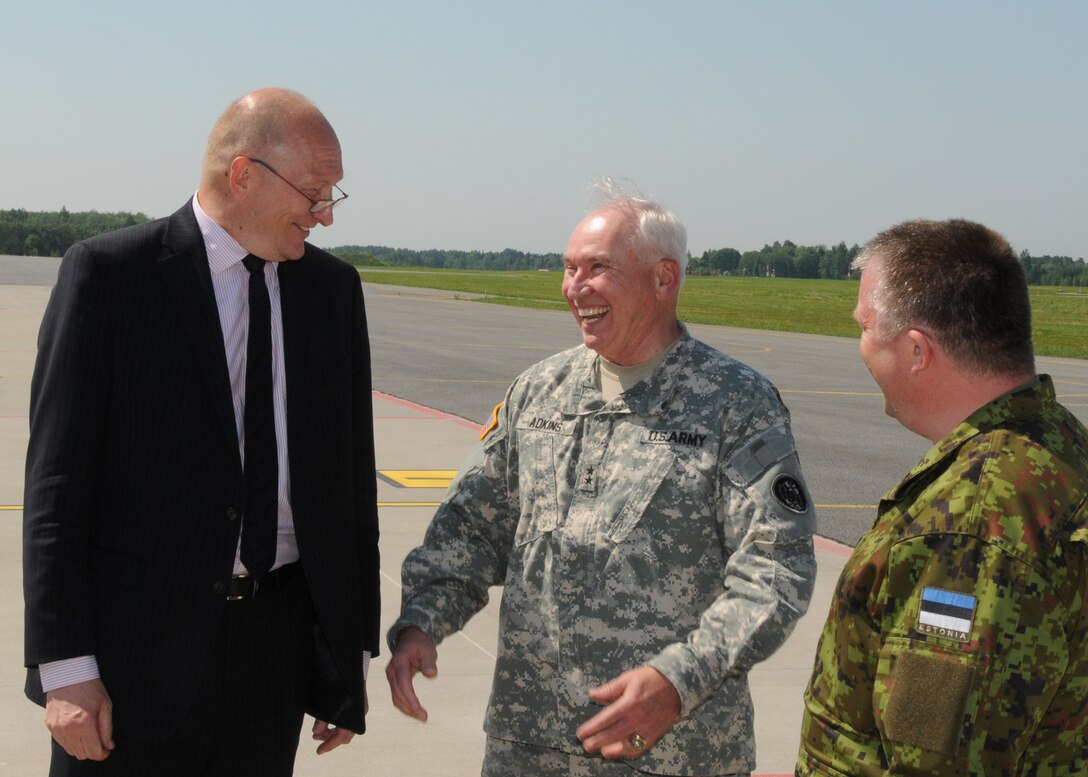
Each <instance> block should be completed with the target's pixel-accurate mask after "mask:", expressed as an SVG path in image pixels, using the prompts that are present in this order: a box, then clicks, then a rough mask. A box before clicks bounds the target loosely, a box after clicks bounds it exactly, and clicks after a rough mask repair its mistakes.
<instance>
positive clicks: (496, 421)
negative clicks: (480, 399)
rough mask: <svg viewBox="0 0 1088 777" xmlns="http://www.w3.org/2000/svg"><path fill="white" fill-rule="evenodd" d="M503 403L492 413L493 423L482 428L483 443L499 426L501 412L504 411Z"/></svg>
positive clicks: (481, 438) (496, 406)
mask: <svg viewBox="0 0 1088 777" xmlns="http://www.w3.org/2000/svg"><path fill="white" fill-rule="evenodd" d="M502 404H503V403H502V402H500V403H499V404H497V405H495V409H494V410H492V411H491V421H489V422H488V423H486V424H484V425H483V426H482V427H480V440H481V441H482V440H483V439H484V438H485V437H487V435H489V434H491V432H492V430H494V428H495V427H496V426H498V425H499V411H500V410H502Z"/></svg>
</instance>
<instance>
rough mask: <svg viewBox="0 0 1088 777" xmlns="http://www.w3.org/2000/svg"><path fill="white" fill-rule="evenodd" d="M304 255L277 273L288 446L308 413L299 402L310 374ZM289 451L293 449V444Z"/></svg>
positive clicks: (306, 274) (308, 285)
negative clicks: (293, 431) (294, 428)
mask: <svg viewBox="0 0 1088 777" xmlns="http://www.w3.org/2000/svg"><path fill="white" fill-rule="evenodd" d="M305 261H306V258H305V256H304V257H303V258H302V259H300V260H298V261H294V262H281V263H280V265H279V267H278V268H277V271H276V274H277V279H278V281H279V286H280V312H281V314H282V316H283V361H284V365H285V367H286V374H287V429H288V443H290V438H291V436H292V435H291V431H290V430H291V427H292V425H293V424H292V421H293V420H297V419H299V418H301V417H303V415H304V414H305V408H304V407H300V406H298V404H297V402H298V401H299V400H301V399H302V398H303V397H305V396H306V387H305V386H304V385H303V383H304V381H305V379H306V377H307V376H308V375H310V356H311V353H312V348H311V347H310V342H309V341H310V326H311V324H310V321H309V320H308V318H307V315H306V310H307V309H308V305H313V304H316V303H315V302H314V301H313V300H310V301H309V302H307V299H308V297H309V296H310V294H311V292H312V290H311V288H310V287H311V284H310V282H309V280H310V273H308V272H307V269H308V268H307V267H306V266H305V265H304V262H305ZM288 450H289V451H290V450H292V447H291V446H290V444H289V445H288Z"/></svg>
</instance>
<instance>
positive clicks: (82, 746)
mask: <svg viewBox="0 0 1088 777" xmlns="http://www.w3.org/2000/svg"><path fill="white" fill-rule="evenodd" d="M45 725H46V727H47V728H48V729H49V733H51V734H52V735H53V739H55V740H57V744H59V745H60V746H61V747H63V748H64V752H66V753H68V755H70V756H72V757H73V758H78V759H79V760H80V761H86V760H87V759H90V760H92V761H104V760H106V757H107V756H109V754H110V751H112V750H113V748H114V744H113V702H112V701H110V695H109V694H108V693H106V686H105V685H103V684H102V681H101V680H87V681H85V682H82V683H75V684H73V685H66V686H64V687H63V688H56V689H54V690H52V691H49V693H47V694H46V695H45Z"/></svg>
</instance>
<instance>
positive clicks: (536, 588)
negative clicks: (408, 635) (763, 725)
mask: <svg viewBox="0 0 1088 777" xmlns="http://www.w3.org/2000/svg"><path fill="white" fill-rule="evenodd" d="M597 358H598V357H597V355H596V353H595V352H593V351H592V350H589V349H587V348H585V347H584V346H579V347H578V348H574V349H572V350H570V351H567V352H564V353H562V354H559V355H557V356H554V357H552V358H550V359H547V360H545V361H543V362H541V363H539V364H537V365H536V366H534V367H532V368H530V369H529V370H527V371H526V372H525V373H523V374H522V375H521V376H520V377H518V378H517V380H516V381H515V382H514V384H513V385H512V386H511V388H510V389H509V391H508V392H507V395H506V400H505V402H504V403H503V405H502V407H501V409H499V410H498V411H497V417H496V421H497V424H496V426H495V427H494V428H493V429H492V430H491V431H490V432H489V433H488V434H487V435H486V436H485V438H484V440H483V442H482V444H481V446H480V447H479V448H478V449H477V451H476V453H475V455H474V456H472V457H470V459H469V461H468V462H467V463H466V465H465V466H464V467H463V468H462V471H461V472H460V474H459V475H458V478H457V479H456V480H455V482H454V484H453V485H452V486H451V490H450V493H449V494H448V496H447V499H446V501H445V502H444V503H443V505H442V506H441V507H440V508H439V510H438V512H437V514H436V515H435V517H434V520H433V522H432V524H431V526H430V528H429V529H428V532H427V535H426V538H425V540H424V544H423V545H422V546H421V547H419V548H417V549H416V550H414V551H413V552H412V553H411V554H410V555H409V556H408V558H407V559H406V561H405V563H404V567H403V581H404V593H403V608H402V614H401V618H400V621H399V622H398V623H397V624H395V625H394V626H393V628H392V629H391V630H390V640H391V646H392V643H393V641H395V638H396V634H397V633H399V631H400V630H401V629H402V628H403V627H404V626H405V625H408V624H413V625H416V626H419V627H420V628H422V629H423V630H424V631H425V632H427V633H428V634H430V635H431V636H432V638H434V640H435V641H436V642H438V641H440V640H441V639H442V638H443V637H444V636H446V635H449V634H451V633H452V632H455V631H457V630H458V629H460V628H461V627H462V626H463V625H464V623H465V622H466V621H467V620H468V618H469V617H470V616H472V614H473V613H475V612H477V611H478V610H479V609H480V608H481V607H483V606H484V604H485V603H486V602H487V598H488V591H487V589H488V586H493V585H500V584H502V585H505V590H504V593H503V599H502V606H501V611H500V635H499V642H500V644H499V652H498V659H497V663H496V667H495V678H494V684H493V688H492V695H491V700H490V703H489V705H488V711H487V715H486V720H485V728H486V730H487V732H488V734H489V735H491V736H494V737H498V738H501V739H506V740H512V741H519V742H526V743H530V744H536V745H542V746H547V747H553V748H557V749H561V750H565V751H567V752H571V753H579V754H586V753H585V751H584V750H583V749H582V747H581V743H580V742H579V740H578V738H577V737H576V735H575V729H576V728H577V727H578V726H579V725H580V724H581V723H583V722H585V721H586V720H588V719H589V718H590V717H592V716H593V715H595V714H596V713H597V712H599V711H600V709H601V708H600V707H599V706H597V705H595V704H594V703H592V702H590V700H589V696H588V692H589V689H590V688H591V687H593V686H596V685H599V684H601V683H603V682H605V681H606V680H610V679H612V678H614V677H615V676H617V675H619V674H620V673H622V672H624V671H627V670H629V669H634V668H636V667H638V666H640V665H643V664H650V665H652V666H654V667H656V668H657V669H658V670H659V671H661V672H662V673H663V674H664V675H665V677H667V678H668V679H669V680H670V681H671V682H672V683H673V685H674V686H675V687H676V689H677V691H678V692H679V694H680V697H681V700H682V712H681V718H680V719H679V721H678V722H677V723H676V724H675V725H674V727H673V728H672V729H671V731H670V732H669V733H668V734H666V735H665V737H664V738H662V739H661V740H660V741H659V742H658V743H657V745H656V746H655V747H654V748H653V749H652V750H651V751H649V752H648V753H647V754H646V755H644V756H643V757H642V758H640V759H638V761H637V763H636V765H637V768H638V769H639V770H645V771H646V772H647V773H651V774H670V775H695V774H699V775H702V774H723V773H733V772H737V773H745V772H748V771H749V770H750V769H751V768H753V766H754V745H753V732H752V702H751V697H750V694H749V689H748V681H747V670H748V669H749V668H750V667H751V666H752V665H753V664H755V663H756V662H758V661H760V660H762V659H764V658H766V657H767V656H769V655H770V654H771V653H772V652H774V650H775V649H776V648H777V647H778V646H779V645H780V644H781V643H782V641H783V640H784V639H785V638H786V636H787V635H788V634H789V632H790V631H791V629H792V627H793V625H794V623H795V622H796V620H797V619H798V618H799V617H800V616H801V615H802V614H803V613H804V612H805V610H806V608H807V606H808V601H809V597H810V595H811V592H812V585H813V580H814V577H815V559H814V555H813V550H812V531H813V528H814V526H813V524H814V513H813V508H812V504H811V499H810V498H809V496H808V491H807V489H806V487H805V485H804V482H803V480H802V478H801V473H800V469H799V464H798V459H797V454H796V452H795V449H794V443H793V438H792V435H791V432H790V429H789V417H788V413H787V411H786V409H785V407H784V406H783V405H782V403H781V401H780V399H779V397H778V394H777V392H776V391H775V389H774V387H773V386H771V385H770V383H768V382H767V381H766V380H765V379H764V378H763V377H762V376H760V375H759V374H757V373H756V372H754V371H753V370H751V369H750V368H748V367H746V366H744V365H742V364H740V363H739V362H736V361H734V360H733V359H730V358H728V357H726V356H724V355H722V354H721V353H719V352H718V351H715V350H714V349H712V348H710V347H709V346H706V345H704V344H702V343H700V342H698V341H697V340H694V339H693V338H691V336H690V335H689V334H688V333H687V331H686V330H685V331H684V333H683V335H682V337H681V341H680V342H679V344H678V346H677V347H676V348H675V349H674V350H673V351H672V353H671V354H670V355H669V356H667V357H666V359H665V360H664V361H663V362H662V364H661V365H659V366H658V368H657V369H656V370H655V371H654V372H653V373H652V374H651V375H650V376H649V377H648V378H647V379H646V380H644V381H642V382H640V383H639V384H637V385H636V386H634V387H632V388H631V389H630V390H629V391H628V392H626V393H625V394H623V395H621V396H620V397H618V398H617V399H615V400H613V401H611V402H608V403H606V402H605V401H604V399H603V397H602V395H601V392H600V390H599V388H598V384H597V370H596V360H597ZM525 768H526V771H525V772H524V774H531V773H532V770H531V764H526V767H525Z"/></svg>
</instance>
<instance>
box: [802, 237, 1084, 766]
mask: <svg viewBox="0 0 1088 777" xmlns="http://www.w3.org/2000/svg"><path fill="white" fill-rule="evenodd" d="M855 267H856V268H860V269H861V270H862V275H861V288H860V290H859V293H858V304H857V309H856V311H855V316H856V318H857V320H858V323H859V324H860V325H861V330H862V332H861V355H862V359H863V360H864V361H865V363H866V365H867V366H868V368H869V370H870V372H872V374H873V377H874V379H875V380H876V382H877V383H878V384H879V386H880V388H881V391H882V392H883V394H884V399H885V410H886V412H887V413H888V414H889V415H891V416H892V417H893V418H895V419H896V420H898V421H899V422H900V423H902V424H903V425H904V426H905V427H907V428H908V429H910V430H911V431H913V432H915V433H917V434H920V435H922V436H924V437H926V438H927V439H930V440H932V441H934V442H935V445H934V447H933V448H931V449H930V451H929V452H928V453H927V454H926V455H925V457H924V458H923V459H922V460H921V461H920V462H919V463H918V464H917V465H916V466H915V467H914V469H913V470H911V472H910V473H909V474H908V475H907V476H906V478H904V479H903V480H902V482H900V483H899V485H897V486H896V487H895V488H893V489H892V490H891V491H890V492H888V494H887V495H885V497H884V498H883V500H881V503H880V507H879V511H878V515H877V519H876V523H875V524H874V526H873V528H872V529H871V530H870V531H869V532H868V534H866V535H865V536H864V537H862V539H861V541H860V542H859V543H858V545H857V548H856V549H855V550H854V554H853V556H852V557H851V558H850V560H849V562H848V563H847V564H846V567H845V568H844V570H843V572H842V576H841V578H840V579H839V583H838V587H837V590H836V592H835V596H834V601H833V604H832V607H831V613H830V615H829V616H828V619H827V624H826V626H825V627H824V632H823V635H822V637H821V640H820V645H819V648H818V652H817V657H816V666H815V670H814V672H813V675H812V680H811V683H810V685H809V687H808V691H807V693H806V695H805V708H806V709H805V716H804V722H803V731H802V741H801V752H800V756H799V760H798V764H797V773H798V774H799V775H857V776H859V777H865V776H866V775H884V774H911V775H987V776H988V777H992V776H994V775H1028V774H1031V775H1084V774H1088V740H1086V735H1088V605H1086V593H1088V588H1086V586H1088V570H1086V563H1088V562H1086V559H1088V505H1086V501H1085V500H1086V494H1088V482H1086V481H1088V433H1086V431H1085V428H1084V427H1083V426H1082V425H1081V424H1080V423H1079V422H1078V421H1077V420H1076V419H1075V418H1074V417H1073V416H1072V415H1071V414H1070V413H1069V412H1068V411H1067V410H1066V409H1065V408H1063V407H1062V406H1061V405H1060V404H1058V402H1057V401H1056V400H1055V396H1054V384H1053V383H1052V382H1051V379H1050V378H1049V377H1048V376H1046V375H1039V376H1036V375H1035V368H1034V357H1033V353H1032V345H1031V312H1030V307H1029V304H1028V292H1027V286H1026V284H1025V281H1024V273H1023V270H1022V268H1021V266H1020V263H1019V262H1018V261H1017V258H1016V256H1015V255H1014V254H1013V252H1012V249H1011V248H1010V247H1009V245H1008V243H1006V242H1005V240H1004V239H1003V238H1002V237H1001V236H1000V235H997V234H995V233H994V232H992V231H990V230H989V229H986V228H985V227H983V226H981V225H979V224H973V223H971V222H967V221H946V222H927V221H916V222H908V223H905V224H900V225H899V226H896V227H893V228H892V229H889V230H887V231H886V232H884V233H882V234H881V235H879V236H877V238H876V239H875V240H874V241H873V242H872V243H870V244H869V245H868V246H867V247H866V248H865V250H864V251H863V252H862V254H861V255H860V256H859V257H858V259H857V260H856V262H855Z"/></svg>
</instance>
